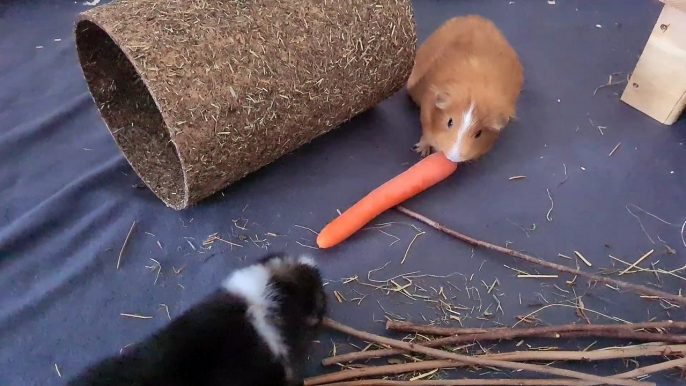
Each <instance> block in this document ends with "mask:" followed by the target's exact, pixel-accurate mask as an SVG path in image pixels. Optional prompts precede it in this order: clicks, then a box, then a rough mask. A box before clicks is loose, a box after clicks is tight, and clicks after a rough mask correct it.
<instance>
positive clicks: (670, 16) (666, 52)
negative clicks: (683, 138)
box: [621, 0, 686, 125]
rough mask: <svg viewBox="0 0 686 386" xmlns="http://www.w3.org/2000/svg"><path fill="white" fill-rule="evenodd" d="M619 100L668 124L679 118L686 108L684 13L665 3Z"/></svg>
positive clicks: (685, 14) (685, 32)
mask: <svg viewBox="0 0 686 386" xmlns="http://www.w3.org/2000/svg"><path fill="white" fill-rule="evenodd" d="M664 1H670V0H664ZM680 1H682V2H683V3H685V5H686V0H680ZM621 100H622V101H623V102H625V103H627V104H628V105H630V106H632V107H634V108H635V109H637V110H639V111H641V112H643V113H644V114H646V115H648V116H650V117H651V118H653V119H655V120H657V121H659V122H661V123H664V124H667V125H671V124H672V123H674V122H675V121H676V120H677V119H678V118H679V116H680V115H681V113H682V112H683V110H684V107H686V12H682V11H681V10H679V9H677V8H674V7H672V6H670V5H665V6H664V8H663V9H662V13H661V14H660V17H659V18H658V20H657V23H655V26H654V27H653V31H652V33H651V34H650V38H649V39H648V43H647V44H646V46H645V48H644V49H643V53H642V54H641V57H640V58H639V60H638V63H637V64H636V68H635V69H634V72H633V73H632V74H631V78H630V79H629V82H628V84H627V86H626V88H625V89H624V93H623V94H622V98H621Z"/></svg>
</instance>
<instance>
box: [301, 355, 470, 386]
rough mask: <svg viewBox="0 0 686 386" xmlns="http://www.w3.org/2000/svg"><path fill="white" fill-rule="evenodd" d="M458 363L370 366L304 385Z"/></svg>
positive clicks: (441, 367)
mask: <svg viewBox="0 0 686 386" xmlns="http://www.w3.org/2000/svg"><path fill="white" fill-rule="evenodd" d="M460 366H462V365H461V364H460V363H458V362H455V361H450V360H438V361H421V362H414V363H403V364H400V365H386V366H370V367H365V368H362V369H351V370H343V371H337V372H335V373H330V374H324V375H319V376H316V377H312V378H308V379H306V380H305V385H308V386H314V385H325V384H329V383H333V382H340V381H347V380H349V379H355V378H365V377H372V376H378V375H389V374H402V373H412V372H415V371H424V370H433V369H444V368H450V367H460Z"/></svg>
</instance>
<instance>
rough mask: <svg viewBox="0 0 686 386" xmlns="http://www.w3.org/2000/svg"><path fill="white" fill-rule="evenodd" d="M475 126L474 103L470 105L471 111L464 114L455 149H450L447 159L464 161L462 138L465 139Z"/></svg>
mask: <svg viewBox="0 0 686 386" xmlns="http://www.w3.org/2000/svg"><path fill="white" fill-rule="evenodd" d="M473 124H474V101H472V103H471V104H470V105H469V109H467V111H465V112H464V113H462V123H460V128H459V129H458V132H457V141H455V144H453V147H452V148H450V151H449V152H448V154H446V157H447V158H448V159H449V160H451V161H453V162H460V161H462V159H460V149H461V148H462V137H464V135H465V133H467V131H469V128H470V127H472V125H473Z"/></svg>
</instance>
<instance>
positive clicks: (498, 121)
mask: <svg viewBox="0 0 686 386" xmlns="http://www.w3.org/2000/svg"><path fill="white" fill-rule="evenodd" d="M509 122H510V116H509V115H507V114H502V115H497V116H495V117H494V118H493V119H491V121H490V122H488V125H487V126H488V128H489V129H491V130H493V131H501V130H502V129H504V128H505V126H507V124H508V123H509Z"/></svg>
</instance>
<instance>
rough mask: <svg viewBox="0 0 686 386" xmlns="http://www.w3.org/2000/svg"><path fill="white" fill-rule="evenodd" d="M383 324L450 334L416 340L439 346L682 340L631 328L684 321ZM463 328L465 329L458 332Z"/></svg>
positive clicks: (349, 357) (340, 358)
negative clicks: (512, 326)
mask: <svg viewBox="0 0 686 386" xmlns="http://www.w3.org/2000/svg"><path fill="white" fill-rule="evenodd" d="M386 328H387V329H390V330H397V331H404V332H416V333H420V334H429V335H446V334H452V336H447V337H445V338H439V339H434V340H430V341H428V342H422V343H419V345H420V346H425V347H442V346H448V345H453V344H462V343H472V342H475V341H479V342H485V341H493V340H505V339H518V338H531V337H535V338H548V339H576V338H586V337H597V338H608V339H632V340H638V341H644V342H668V343H686V335H671V334H658V333H647V332H635V331H633V330H634V329H643V328H684V329H686V322H673V321H671V320H669V321H664V322H647V323H635V324H617V325H611V324H597V325H596V324H591V325H587V324H567V325H562V326H548V327H534V328H522V329H510V328H500V327H499V328H491V329H475V328H464V329H462V328H445V327H436V326H419V325H414V324H411V323H407V322H392V321H389V322H387V323H386ZM462 331H466V332H467V333H466V334H465V333H462ZM406 353H407V351H404V350H400V349H393V348H390V349H380V350H367V351H361V352H354V353H350V354H343V355H337V356H333V357H330V358H325V359H324V360H322V364H323V365H324V366H329V365H332V364H336V363H346V362H352V361H360V360H367V359H372V358H382V357H386V356H391V355H398V354H406Z"/></svg>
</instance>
